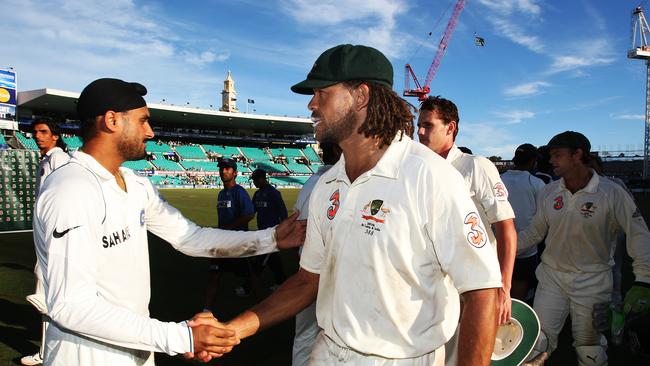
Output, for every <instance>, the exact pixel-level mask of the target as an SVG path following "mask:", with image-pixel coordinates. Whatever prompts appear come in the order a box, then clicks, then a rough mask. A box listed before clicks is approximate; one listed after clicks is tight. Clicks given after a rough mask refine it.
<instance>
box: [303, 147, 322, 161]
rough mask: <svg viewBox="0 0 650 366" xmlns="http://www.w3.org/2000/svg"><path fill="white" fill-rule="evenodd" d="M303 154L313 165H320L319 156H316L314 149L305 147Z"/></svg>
mask: <svg viewBox="0 0 650 366" xmlns="http://www.w3.org/2000/svg"><path fill="white" fill-rule="evenodd" d="M303 152H304V153H305V156H307V159H309V161H311V162H314V163H321V160H320V156H318V154H317V153H316V151H314V149H313V148H312V147H311V146H307V147H306V148H305V150H304V151H303Z"/></svg>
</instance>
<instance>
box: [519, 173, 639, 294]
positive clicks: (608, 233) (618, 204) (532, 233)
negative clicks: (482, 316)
mask: <svg viewBox="0 0 650 366" xmlns="http://www.w3.org/2000/svg"><path fill="white" fill-rule="evenodd" d="M539 197H540V198H539V200H538V209H537V213H536V214H535V216H534V217H533V220H532V222H531V224H530V225H529V226H528V228H527V229H526V230H524V231H523V232H520V233H519V235H518V238H519V241H518V245H519V246H520V247H522V248H525V247H528V246H531V245H534V244H537V243H538V242H540V241H541V240H542V239H543V238H544V236H545V235H546V240H545V243H546V249H545V250H544V253H543V254H542V262H544V263H545V264H547V265H548V266H549V267H551V268H553V269H555V270H558V271H563V272H576V273H583V272H603V271H609V270H610V269H611V267H612V266H613V265H614V260H613V258H612V257H613V253H614V249H615V248H614V245H612V243H615V242H616V236H617V235H618V233H619V232H620V230H621V229H622V230H623V231H624V232H625V234H627V251H628V254H629V255H630V256H631V257H632V259H634V262H633V264H632V268H633V270H634V274H635V276H636V279H637V281H643V282H650V233H649V232H648V227H647V226H646V223H645V221H644V220H643V216H641V212H640V211H639V209H638V208H637V207H636V205H635V204H634V201H632V199H631V198H630V196H629V195H628V194H627V193H626V192H625V191H624V190H623V189H622V188H621V187H619V186H618V185H617V184H616V183H614V182H612V181H610V180H608V179H601V178H600V177H599V176H598V174H596V173H595V172H594V171H593V170H592V177H591V179H590V180H589V183H587V185H586V186H585V187H584V188H582V189H581V190H579V191H577V192H575V193H571V191H569V190H568V189H567V188H566V186H565V184H564V178H561V179H559V180H557V181H554V182H552V183H549V184H548V185H546V186H545V187H544V189H543V190H542V192H541V194H540V196H539Z"/></svg>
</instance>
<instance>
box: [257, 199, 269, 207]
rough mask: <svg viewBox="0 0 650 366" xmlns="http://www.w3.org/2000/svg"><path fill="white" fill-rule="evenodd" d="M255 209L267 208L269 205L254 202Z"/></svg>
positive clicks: (264, 202) (263, 202)
mask: <svg viewBox="0 0 650 366" xmlns="http://www.w3.org/2000/svg"><path fill="white" fill-rule="evenodd" d="M255 207H257V208H266V207H269V203H268V202H266V201H255Z"/></svg>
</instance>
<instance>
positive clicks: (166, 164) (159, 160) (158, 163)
mask: <svg viewBox="0 0 650 366" xmlns="http://www.w3.org/2000/svg"><path fill="white" fill-rule="evenodd" d="M151 163H152V164H153V165H154V166H155V167H156V168H158V169H159V170H168V171H183V170H185V169H183V167H182V166H181V165H180V164H178V163H177V162H175V161H171V160H167V159H165V158H164V157H162V156H161V155H156V159H154V160H152V161H151Z"/></svg>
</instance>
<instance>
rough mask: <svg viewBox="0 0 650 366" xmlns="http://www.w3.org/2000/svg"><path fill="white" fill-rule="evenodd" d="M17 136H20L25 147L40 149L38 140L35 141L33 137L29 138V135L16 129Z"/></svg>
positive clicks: (19, 138)
mask: <svg viewBox="0 0 650 366" xmlns="http://www.w3.org/2000/svg"><path fill="white" fill-rule="evenodd" d="M16 137H18V140H19V141H20V143H22V144H23V146H25V148H27V149H29V150H36V151H38V150H40V149H39V148H38V145H36V141H34V139H33V138H28V137H27V136H25V135H23V133H22V132H20V131H16Z"/></svg>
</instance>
